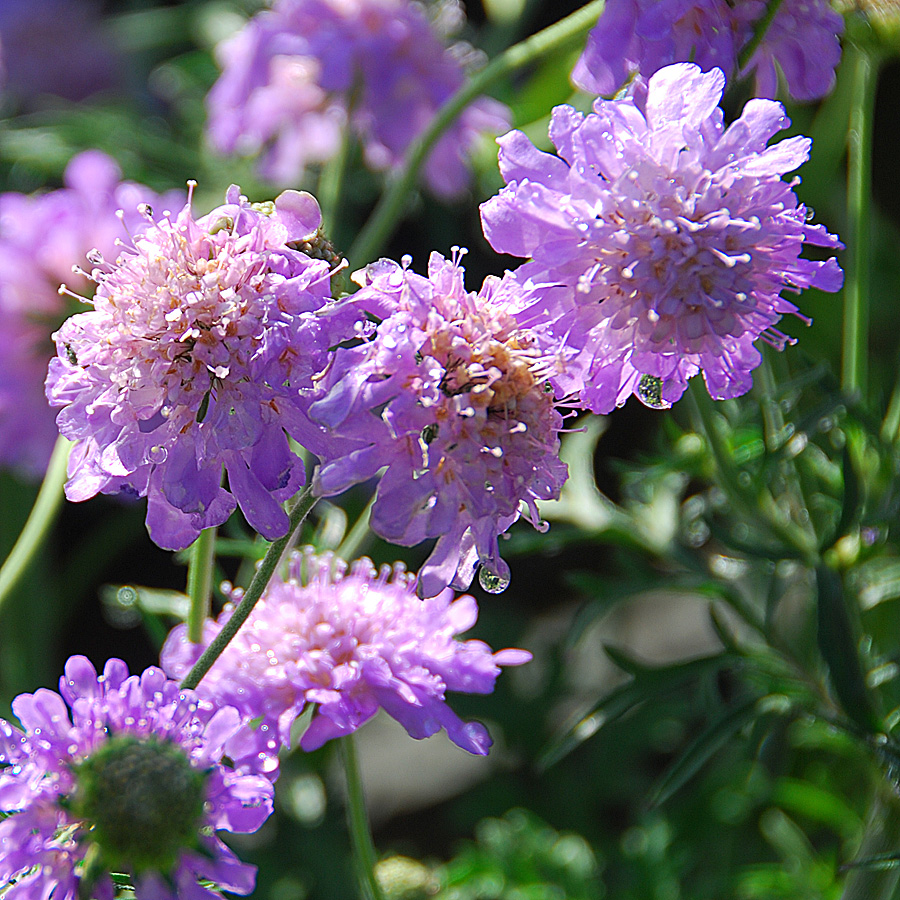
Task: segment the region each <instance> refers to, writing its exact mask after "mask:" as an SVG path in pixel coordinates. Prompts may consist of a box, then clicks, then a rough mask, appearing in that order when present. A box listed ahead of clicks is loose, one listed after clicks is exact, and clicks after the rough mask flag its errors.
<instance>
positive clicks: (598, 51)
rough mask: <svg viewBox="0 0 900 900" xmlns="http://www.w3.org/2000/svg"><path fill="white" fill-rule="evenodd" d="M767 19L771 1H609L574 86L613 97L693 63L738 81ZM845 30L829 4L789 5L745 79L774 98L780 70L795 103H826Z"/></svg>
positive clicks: (801, 1) (797, 1)
mask: <svg viewBox="0 0 900 900" xmlns="http://www.w3.org/2000/svg"><path fill="white" fill-rule="evenodd" d="M765 14H766V3H765V2H763V0H742V2H740V3H733V2H728V0H609V2H608V3H607V4H606V7H605V8H604V10H603V13H602V14H601V16H600V19H599V21H598V22H597V24H596V26H595V27H594V28H593V30H592V31H591V33H590V34H589V35H588V40H587V46H586V47H585V50H584V53H583V54H582V55H581V57H580V58H579V60H578V62H577V63H576V65H575V69H574V70H573V72H572V80H573V81H574V82H575V84H577V85H578V86H579V87H580V88H583V89H584V90H586V91H589V92H591V93H596V94H604V95H609V94H613V93H614V92H616V91H617V90H619V88H620V87H622V85H623V84H624V83H625V82H626V81H627V80H628V78H629V77H631V76H632V75H633V74H634V73H636V72H639V73H640V74H641V75H642V76H643V77H644V78H649V77H650V76H651V75H652V74H653V73H654V72H656V71H657V70H659V69H661V68H662V67H663V66H667V65H669V64H670V63H675V62H689V61H690V62H694V63H696V64H697V65H699V66H700V68H701V69H703V70H704V71H708V70H710V69H712V68H714V67H717V68H720V69H722V70H723V71H724V72H725V74H726V76H727V77H728V78H731V77H732V76H733V75H735V74H737V69H738V58H739V56H740V54H741V52H742V51H743V49H744V48H745V47H746V46H747V44H748V43H749V42H750V40H751V39H752V38H753V35H754V29H755V28H757V27H761V24H762V20H763V17H764V16H765ZM843 24H844V23H843V19H842V18H841V17H840V16H839V15H838V14H837V13H836V12H835V11H834V10H833V9H832V8H831V6H830V5H829V3H828V2H827V0H783V2H782V3H781V5H780V6H779V8H778V11H777V12H776V14H775V17H774V18H773V20H772V22H771V23H770V24H769V27H768V28H767V29H766V33H765V35H764V36H763V39H762V42H761V43H760V45H759V47H758V48H757V49H756V51H755V52H754V54H753V56H752V57H751V58H750V60H749V61H748V63H747V65H746V66H745V67H744V68H743V69H742V70H741V72H740V74H741V75H742V76H746V75H749V74H750V73H751V72H753V71H755V72H756V86H755V91H756V95H757V96H759V97H769V98H772V97H774V96H775V93H776V91H777V88H778V78H777V73H776V66H775V64H776V63H777V64H778V66H779V67H780V69H781V71H782V72H783V74H784V77H785V81H786V83H787V88H788V92H789V93H790V95H791V96H792V97H794V98H796V99H797V100H816V99H819V98H820V97H824V96H825V95H826V94H828V93H830V91H831V89H832V88H833V87H834V81H835V75H834V70H835V67H836V66H837V64H838V63H839V62H840V59H841V45H840V41H839V39H838V38H839V36H840V34H841V32H842V31H843Z"/></svg>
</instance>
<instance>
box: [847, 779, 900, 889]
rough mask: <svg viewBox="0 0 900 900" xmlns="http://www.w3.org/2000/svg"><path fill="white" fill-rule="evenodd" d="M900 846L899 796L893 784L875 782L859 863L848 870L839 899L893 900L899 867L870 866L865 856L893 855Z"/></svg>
mask: <svg viewBox="0 0 900 900" xmlns="http://www.w3.org/2000/svg"><path fill="white" fill-rule="evenodd" d="M898 848H900V797H898V795H897V792H896V790H895V788H894V786H893V785H892V784H890V783H888V782H887V780H886V781H885V783H883V784H881V785H879V787H878V788H877V790H876V793H875V797H874V798H873V801H872V808H871V810H870V812H869V821H868V823H867V824H866V831H865V835H864V836H863V842H862V846H861V847H860V848H859V852H858V853H857V854H856V859H857V860H859V862H860V863H861V865H859V866H858V867H854V868H853V869H851V870H850V874H849V875H848V876H847V880H846V882H845V883H844V892H843V893H842V894H841V900H896V898H897V897H898V894H900V890H898V880H900V869H898V868H896V867H890V868H874V867H872V868H870V867H867V866H865V861H866V860H867V859H877V858H878V857H879V856H883V855H885V854H888V855H891V854H896V853H897V850H898Z"/></svg>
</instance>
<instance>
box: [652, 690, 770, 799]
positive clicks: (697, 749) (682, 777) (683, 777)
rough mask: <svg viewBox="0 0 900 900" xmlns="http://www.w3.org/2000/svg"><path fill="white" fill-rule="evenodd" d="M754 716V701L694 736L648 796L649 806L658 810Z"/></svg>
mask: <svg viewBox="0 0 900 900" xmlns="http://www.w3.org/2000/svg"><path fill="white" fill-rule="evenodd" d="M756 715H757V710H756V699H755V698H754V699H753V700H752V701H750V702H748V703H743V704H741V705H740V706H737V707H732V708H729V709H726V710H724V711H723V713H722V715H720V716H718V717H717V718H715V719H714V720H713V721H712V722H711V723H710V724H709V725H708V726H707V727H706V728H704V729H703V731H702V732H701V733H700V734H699V735H697V737H696V738H695V739H694V740H693V741H692V742H691V743H690V744H689V745H688V746H687V747H686V748H685V750H684V752H683V753H682V754H681V755H680V756H679V757H678V758H677V759H676V760H675V762H674V763H672V765H671V766H670V767H669V768H668V770H667V771H666V772H665V773H664V774H663V776H662V778H661V779H660V780H659V781H658V782H657V784H656V787H655V788H654V789H653V791H652V793H651V797H650V805H651V806H659V805H661V804H663V803H665V802H666V800H668V799H669V797H671V796H672V794H674V793H675V792H676V791H677V790H678V789H679V788H681V787H683V786H684V785H685V784H687V782H688V781H690V780H691V778H693V777H694V775H696V774H697V772H699V771H700V769H701V768H702V767H703V766H704V765H705V764H706V763H707V762H708V761H709V760H710V759H712V757H713V756H715V754H716V753H718V752H719V750H721V749H722V747H724V746H725V744H726V743H727V742H728V741H729V740H730V739H731V738H732V737H734V735H736V734H737V733H738V732H739V731H740V730H741V729H742V728H743V727H744V726H745V725H746V724H747V723H748V722H751V721H752V720H753V719H754V717H755V716H756Z"/></svg>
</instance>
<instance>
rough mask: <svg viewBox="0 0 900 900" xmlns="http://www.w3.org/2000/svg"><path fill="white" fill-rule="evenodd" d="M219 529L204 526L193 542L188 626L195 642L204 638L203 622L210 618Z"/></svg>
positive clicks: (188, 579)
mask: <svg viewBox="0 0 900 900" xmlns="http://www.w3.org/2000/svg"><path fill="white" fill-rule="evenodd" d="M217 531H218V529H217V528H204V529H203V531H201V532H200V536H199V537H198V538H197V540H196V541H194V543H193V544H191V550H190V560H189V562H188V576H187V594H188V597H189V598H190V600H191V606H190V612H189V613H188V621H187V626H188V640H189V641H191V642H192V643H194V644H199V643H200V641H202V640H203V623H204V622H205V621H206V620H207V618H209V608H210V600H211V599H212V578H213V566H214V565H215V561H216V532H217Z"/></svg>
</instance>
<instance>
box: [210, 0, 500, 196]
mask: <svg viewBox="0 0 900 900" xmlns="http://www.w3.org/2000/svg"><path fill="white" fill-rule="evenodd" d="M218 55H219V62H220V64H221V66H222V68H223V73H222V76H221V78H220V79H219V81H218V82H216V84H215V85H214V86H213V89H212V90H211V91H210V94H209V97H208V99H207V105H208V109H209V138H210V141H211V142H212V145H213V146H214V147H215V148H216V149H217V150H218V151H220V152H222V153H240V154H243V155H252V154H257V153H262V154H263V157H262V162H261V167H262V173H263V175H264V176H265V177H266V178H268V179H270V180H271V181H274V182H276V183H278V184H292V183H295V182H296V181H297V179H299V178H300V176H301V175H302V173H303V170H304V168H305V167H306V166H307V165H309V164H311V163H320V162H324V161H326V160H328V159H330V158H331V157H332V156H334V155H335V154H336V153H337V151H338V149H339V147H340V144H341V141H342V140H343V135H344V132H345V130H346V129H347V128H348V127H349V129H350V130H351V131H352V132H353V134H354V135H355V136H356V137H357V138H358V139H359V140H360V142H361V143H362V147H363V154H364V158H365V161H366V164H367V165H368V166H369V167H370V168H372V169H374V170H376V171H382V170H384V169H390V168H394V167H397V166H399V165H400V164H401V163H402V162H403V159H404V155H405V153H406V149H407V148H408V147H409V145H410V143H411V142H412V141H413V140H414V139H415V138H416V137H417V136H418V135H419V134H421V133H422V131H423V130H424V129H425V128H426V127H427V126H428V124H429V123H430V121H431V120H432V119H433V118H434V115H435V113H436V112H437V110H438V109H439V108H440V107H441V106H442V105H443V103H444V102H445V101H446V100H447V99H448V98H449V97H450V96H451V95H452V94H453V93H454V92H455V91H456V90H457V89H458V88H459V87H460V86H461V85H462V83H463V81H464V78H465V73H464V70H463V67H462V65H461V63H460V58H459V57H460V53H458V52H456V50H455V48H447V47H446V46H445V45H444V44H443V43H442V41H441V39H440V37H439V35H438V33H437V31H436V29H435V27H434V26H433V25H432V24H431V22H430V21H429V20H428V17H427V16H426V14H425V11H424V9H423V7H422V6H420V5H419V4H417V3H410V2H408V0H352V2H349V3H348V2H343V0H342V2H338V0H278V2H276V3H275V4H274V7H273V8H272V9H271V10H266V11H263V12H261V13H259V14H258V15H257V16H255V17H254V18H253V19H251V21H250V22H249V23H248V24H247V26H246V27H245V28H244V29H243V30H242V31H240V32H239V33H238V34H237V35H235V36H234V37H232V38H231V39H230V40H228V41H226V42H225V43H224V44H222V45H221V46H220V48H219V51H218ZM508 127H509V111H508V110H507V109H506V107H504V106H503V105H501V104H500V103H497V102H496V101H494V100H491V99H489V98H486V97H483V98H481V99H480V100H477V101H476V102H475V103H473V104H472V105H471V106H469V107H468V108H467V109H466V111H465V112H463V113H462V115H461V116H460V117H459V118H458V119H457V121H456V123H455V124H454V125H453V126H452V127H450V128H449V129H448V130H447V131H446V132H445V133H444V135H443V136H442V137H441V138H440V139H439V141H438V142H437V144H436V145H435V148H434V150H433V151H432V153H431V155H430V157H429V159H428V160H427V162H426V164H425V167H424V177H425V180H426V182H427V183H428V185H429V187H430V188H431V189H432V190H433V191H434V192H435V193H437V194H440V195H445V196H446V195H452V194H456V193H458V192H459V191H461V190H462V189H463V188H465V186H466V184H467V183H468V180H469V176H468V170H467V168H466V160H467V158H468V155H469V153H470V151H471V148H472V146H473V144H474V143H475V141H476V140H477V138H478V136H479V135H480V134H481V133H483V132H488V133H490V134H499V133H501V132H502V131H504V130H506V129H507V128H508Z"/></svg>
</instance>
